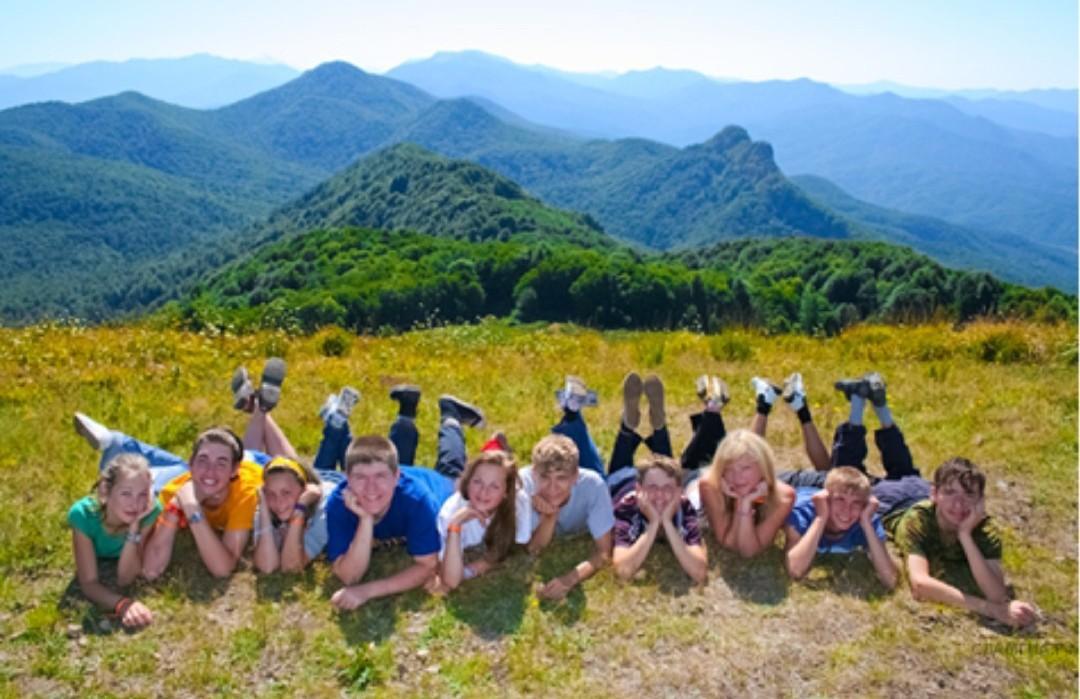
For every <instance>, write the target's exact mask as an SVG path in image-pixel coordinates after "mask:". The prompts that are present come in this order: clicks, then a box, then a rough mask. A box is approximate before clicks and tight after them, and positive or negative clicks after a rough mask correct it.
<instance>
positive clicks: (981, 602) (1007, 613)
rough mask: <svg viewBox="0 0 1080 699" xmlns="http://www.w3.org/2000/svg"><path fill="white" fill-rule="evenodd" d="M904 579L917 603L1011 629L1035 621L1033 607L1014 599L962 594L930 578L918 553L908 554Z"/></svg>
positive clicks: (926, 567)
mask: <svg viewBox="0 0 1080 699" xmlns="http://www.w3.org/2000/svg"><path fill="white" fill-rule="evenodd" d="M907 569H908V580H909V582H910V583H911V595H912V596H913V597H914V598H915V599H917V600H919V601H920V602H938V603H941V604H948V605H951V606H953V607H960V608H961V609H968V610H970V611H973V612H975V613H976V614H981V615H983V616H988V617H991V618H993V619H997V620H998V621H1000V622H1002V623H1005V624H1009V625H1011V626H1027V625H1028V624H1030V623H1031V622H1033V621H1034V620H1035V618H1036V613H1035V608H1034V607H1033V606H1031V605H1030V604H1028V603H1027V602H1020V601H1018V600H1014V601H1011V602H1010V601H1008V600H1005V601H1003V602H991V601H990V600H985V599H983V598H981V597H976V596H974V595H969V594H965V593H964V592H961V591H960V590H958V589H957V588H955V587H953V586H952V585H949V584H948V583H946V582H943V581H941V580H938V579H937V578H934V577H933V576H931V575H930V564H929V562H928V561H927V560H926V559H925V558H924V557H922V556H920V555H918V554H914V553H911V554H908V557H907Z"/></svg>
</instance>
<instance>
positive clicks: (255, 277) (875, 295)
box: [164, 228, 1076, 333]
mask: <svg viewBox="0 0 1080 699" xmlns="http://www.w3.org/2000/svg"><path fill="white" fill-rule="evenodd" d="M1075 305H1076V304H1075V297H1067V296H1065V295H1064V294H1062V293H1061V292H1056V291H1049V290H1043V291H1032V290H1029V289H1025V288H1023V287H1017V286H1012V285H1008V284H1002V283H1001V282H999V281H998V280H996V279H994V278H993V277H991V276H989V275H986V274H971V273H966V272H958V271H955V270H948V269H945V268H943V267H941V266H940V265H938V264H936V263H934V262H932V261H931V260H929V259H928V258H926V257H924V256H922V255H919V254H917V253H914V252H912V251H911V250H909V249H907V248H900V247H897V246H894V245H888V244H884V243H865V242H851V241H823V240H814V239H810V238H776V239H768V240H760V239H759V240H739V241H730V242H727V243H721V244H719V245H716V246H711V247H708V248H700V249H697V250H694V251H688V252H685V253H679V254H672V253H642V252H637V251H634V250H631V249H629V248H626V247H624V246H621V245H617V244H612V245H607V246H600V247H583V246H579V245H576V244H573V243H569V242H567V243H563V242H557V241H555V240H546V241H542V242H537V241H535V240H530V239H528V238H516V237H514V236H511V237H510V238H509V239H508V240H505V241H503V240H488V241H486V242H470V241H466V240H460V239H453V238H445V237H438V236H432V235H425V234H421V233H412V232H408V231H393V232H389V231H377V230H372V229H366V228H341V229H326V230H323V229H320V230H313V231H310V232H308V233H305V234H303V235H299V236H292V237H289V238H287V239H285V240H282V241H278V242H276V243H272V244H270V245H266V246H263V247H261V248H260V249H258V250H256V251H255V252H254V253H253V254H252V255H251V256H250V257H248V258H245V259H244V260H241V261H238V262H236V263H234V264H231V265H229V266H227V267H225V268H224V269H222V270H221V271H219V272H218V273H217V274H215V275H214V276H213V277H212V278H211V279H210V280H209V281H208V283H207V284H206V285H205V286H203V287H201V288H199V289H197V290H196V291H195V292H194V293H193V294H192V296H190V297H189V298H187V299H186V300H184V301H183V302H182V303H179V304H175V305H172V306H170V307H168V308H167V309H166V311H164V313H165V314H166V316H167V317H170V318H172V319H174V320H178V321H180V322H182V323H185V324H187V325H189V326H190V327H193V328H202V327H205V326H207V325H211V326H215V327H226V326H229V327H233V328H251V327H282V328H291V329H299V330H312V329H315V328H318V327H321V326H323V325H327V324H336V325H340V326H342V327H345V328H347V329H350V330H354V331H358V332H372V331H381V330H406V329H410V328H413V327H416V326H427V325H430V324H440V323H460V322H470V321H473V320H476V319H478V318H480V317H483V316H486V315H494V316H499V317H512V318H514V319H516V320H519V321H522V322H531V321H557V322H567V321H570V322H575V323H581V324H584V325H589V326H593V327H600V328H656V329H670V328H691V329H696V330H705V331H713V332H715V331H717V330H719V329H721V328H724V327H731V326H754V327H762V328H765V329H767V330H769V331H774V332H783V331H792V330H796V331H803V332H808V333H833V332H836V331H838V330H840V329H841V328H843V327H845V326H846V325H849V324H851V323H854V322H857V321H860V320H880V321H904V322H912V321H920V320H925V319H929V318H951V319H954V320H964V319H967V318H971V317H974V316H976V315H994V314H1005V315H1020V316H1024V317H1038V318H1075Z"/></svg>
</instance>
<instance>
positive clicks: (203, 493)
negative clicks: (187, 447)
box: [191, 441, 239, 502]
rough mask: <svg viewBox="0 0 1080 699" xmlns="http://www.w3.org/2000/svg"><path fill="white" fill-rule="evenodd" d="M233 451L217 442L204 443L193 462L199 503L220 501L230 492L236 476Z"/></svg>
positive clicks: (193, 474) (193, 476) (193, 480)
mask: <svg viewBox="0 0 1080 699" xmlns="http://www.w3.org/2000/svg"><path fill="white" fill-rule="evenodd" d="M232 459H233V450H232V449H230V448H229V447H228V446H226V445H224V444H218V443H217V442H210V441H206V442H204V443H203V444H202V445H201V446H200V447H199V450H198V451H197V452H195V457H194V458H193V459H192V460H191V480H192V482H193V483H194V484H195V496H196V497H197V498H198V499H199V501H200V502H201V501H203V500H210V501H211V502H213V501H215V500H220V499H222V498H224V496H225V495H226V494H227V493H228V491H229V481H230V480H231V479H232V477H233V476H234V475H235V474H236V469H237V468H238V467H239V464H237V465H236V466H234V465H233V462H232Z"/></svg>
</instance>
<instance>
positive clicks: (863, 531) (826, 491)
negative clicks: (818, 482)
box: [784, 466, 897, 590]
mask: <svg viewBox="0 0 1080 699" xmlns="http://www.w3.org/2000/svg"><path fill="white" fill-rule="evenodd" d="M878 506H879V503H878V500H877V498H875V497H874V496H873V495H871V494H870V479H869V478H867V477H866V474H864V473H862V472H861V471H859V470H858V469H855V468H852V467H850V466H840V467H837V468H834V469H832V470H830V471H829V473H828V475H827V476H826V477H825V487H824V488H822V489H820V490H818V489H813V488H799V489H797V490H796V499H795V505H794V507H792V509H791V514H789V515H788V519H787V523H786V524H785V526H784V536H785V538H786V542H785V544H784V564H785V567H786V568H787V571H788V574H789V575H790V576H791V577H792V578H794V579H796V580H798V579H800V578H802V577H803V576H804V575H806V573H807V571H809V570H810V566H811V565H812V564H813V562H814V557H815V556H816V555H817V554H819V553H852V552H853V551H855V550H857V549H865V550H866V553H867V554H868V555H869V556H870V562H871V563H873V564H874V572H876V573H877V577H878V580H880V581H881V584H882V585H884V586H885V587H886V588H888V589H890V590H891V589H893V588H894V587H896V577H897V576H896V564H895V563H894V562H893V559H892V558H891V557H890V556H889V552H888V551H887V550H886V549H885V528H884V527H883V526H882V524H881V518H880V517H879V516H878V515H877V509H878Z"/></svg>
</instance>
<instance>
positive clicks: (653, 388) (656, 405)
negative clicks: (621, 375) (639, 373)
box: [644, 374, 667, 432]
mask: <svg viewBox="0 0 1080 699" xmlns="http://www.w3.org/2000/svg"><path fill="white" fill-rule="evenodd" d="M644 389H645V398H646V399H647V400H648V401H649V424H650V426H651V427H652V428H653V432H655V431H656V430H659V429H662V428H663V427H664V425H666V424H667V415H666V414H665V412H664V382H663V381H661V380H660V377H659V376H657V375H656V374H649V375H648V376H646V377H645V386H644Z"/></svg>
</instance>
